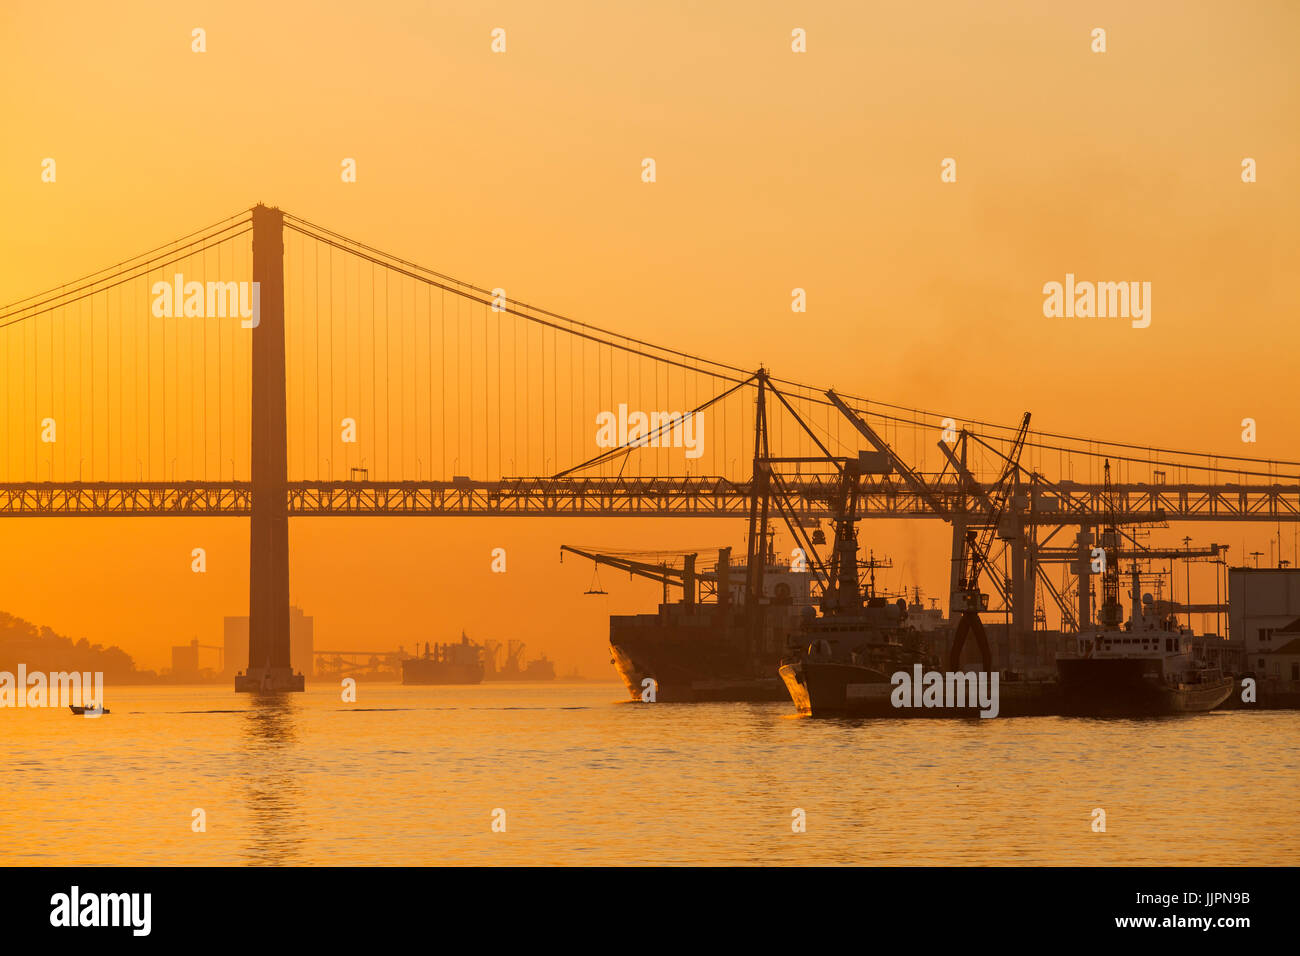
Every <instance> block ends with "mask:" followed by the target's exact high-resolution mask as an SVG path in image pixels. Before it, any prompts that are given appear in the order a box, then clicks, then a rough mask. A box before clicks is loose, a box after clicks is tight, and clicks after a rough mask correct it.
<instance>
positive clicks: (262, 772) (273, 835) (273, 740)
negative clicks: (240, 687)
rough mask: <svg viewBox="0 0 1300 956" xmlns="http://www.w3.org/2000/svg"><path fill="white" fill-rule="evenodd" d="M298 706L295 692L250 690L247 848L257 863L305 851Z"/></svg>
mask: <svg viewBox="0 0 1300 956" xmlns="http://www.w3.org/2000/svg"><path fill="white" fill-rule="evenodd" d="M300 717H301V715H300V714H299V712H298V710H297V706H296V704H295V699H294V695H292V694H252V695H250V696H249V698H248V710H247V711H245V713H244V718H243V727H242V733H243V746H242V748H241V751H240V763H241V765H242V773H241V777H242V778H243V781H244V793H245V802H246V804H247V806H248V810H249V816H250V824H251V826H250V830H249V833H248V838H247V840H246V842H245V844H244V847H243V852H244V855H245V858H246V860H247V862H248V863H251V864H255V865H274V864H292V863H295V862H297V861H298V857H299V854H300V851H301V842H300V841H301V837H302V832H303V823H302V804H301V801H302V796H303V791H302V787H301V786H300V785H299V783H298V768H299V759H300V758H299V753H298V749H297V746H296V745H297V743H298V721H299V719H300Z"/></svg>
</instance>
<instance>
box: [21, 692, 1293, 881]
mask: <svg viewBox="0 0 1300 956" xmlns="http://www.w3.org/2000/svg"><path fill="white" fill-rule="evenodd" d="M357 693H358V699H357V702H356V703H355V704H353V703H344V702H343V701H342V700H341V696H340V692H339V690H338V689H337V688H333V687H327V686H322V685H320V684H316V685H314V686H312V687H310V688H309V690H308V691H307V693H304V694H295V695H287V696H284V697H280V698H260V697H254V696H250V695H236V694H234V693H233V692H232V691H231V690H229V689H228V688H227V687H225V686H224V685H223V686H220V687H215V686H195V687H109V688H108V691H107V694H106V699H107V702H108V706H109V707H110V709H111V711H112V713H110V714H108V715H105V716H103V717H100V718H98V719H86V718H82V717H74V716H72V715H71V714H69V712H68V711H66V710H63V711H59V710H53V709H30V710H29V709H18V710H15V709H5V710H0V767H2V768H3V769H4V773H5V781H4V786H3V787H0V863H3V864H10V865H12V864H56V865H123V864H146V865H147V864H164V865H173V864H197V865H245V864H290V865H293V864H327V865H342V864H414V865H426V864H742V865H745V864H989V865H1003V864H1047V865H1057V864H1103V865H1138V864H1205V865H1214V864H1222V865H1238V864H1266V865H1267V864H1283V863H1294V862H1295V861H1296V859H1297V858H1300V830H1297V828H1296V827H1295V826H1293V825H1291V822H1290V821H1292V820H1293V819H1294V814H1295V809H1294V804H1295V798H1296V794H1297V793H1298V792H1300V749H1298V748H1297V747H1296V741H1297V738H1298V737H1300V712H1297V711H1272V712H1267V711H1265V712H1254V713H1244V712H1222V713H1210V714H1203V715H1196V716H1191V717H1180V718H1162V719H1148V720H1119V719H1108V720H1083V719H1069V718H1059V717H1042V718H1018V719H1000V718H999V719H992V720H979V719H972V720H910V721H906V720H876V721H826V720H813V719H809V718H799V717H796V716H794V715H793V713H792V708H791V707H790V705H787V704H664V703H658V704H639V703H628V702H626V701H625V700H624V691H623V689H622V687H621V685H616V684H613V683H609V684H605V683H587V684H583V683H568V684H565V683H560V684H550V685H524V684H511V685H502V684H484V685H479V686H474V687H402V686H398V685H394V684H361V685H360V686H359V687H358V688H357ZM1098 808H1099V809H1101V810H1104V811H1105V815H1106V816H1105V826H1106V829H1105V832H1104V833H1102V832H1094V829H1093V827H1094V819H1095V815H1094V810H1095V809H1098ZM196 810H202V811H203V814H202V817H203V821H204V824H205V827H206V829H205V831H204V832H196V831H195V829H194V821H195V820H196V814H195V811H196ZM498 810H499V811H503V813H498V814H496V819H497V820H498V821H499V822H498V826H499V825H500V821H502V820H503V821H504V827H505V829H504V832H494V831H493V819H494V811H498ZM796 810H802V811H803V816H804V819H805V821H806V831H805V832H799V833H796V832H792V820H793V819H794V818H795V817H794V812H795V811H796Z"/></svg>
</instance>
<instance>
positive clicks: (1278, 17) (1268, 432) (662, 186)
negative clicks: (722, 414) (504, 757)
mask: <svg viewBox="0 0 1300 956" xmlns="http://www.w3.org/2000/svg"><path fill="white" fill-rule="evenodd" d="M195 27H201V28H203V29H204V30H205V31H206V43H207V52H206V53H202V54H197V53H194V52H192V51H191V43H192V38H191V31H192V30H193V29H194V28H195ZM495 27H502V28H504V29H505V31H506V38H507V49H506V52H505V53H503V54H494V53H493V52H492V51H491V48H490V45H491V35H490V33H491V31H492V29H493V28H495ZM1098 27H1100V28H1104V29H1105V31H1106V46H1107V49H1106V52H1104V53H1094V52H1092V50H1091V45H1092V43H1093V40H1092V37H1091V35H1090V34H1091V32H1092V31H1093V29H1094V28H1098ZM1298 27H1300V7H1297V6H1296V5H1295V4H1292V3H1286V2H1276V3H1258V4H1250V5H1243V4H1238V3H1230V2H1219V3H1199V2H1187V3H1172V2H1171V3H1144V4H1140V5H1135V4H1131V3H1096V2H1093V3H1087V4H1083V3H1043V2H1022V3H975V2H969V3H962V2H938V3H926V4H860V3H848V2H843V3H829V2H826V3H815V2H812V3H810V2H800V3H776V2H753V0H746V2H715V3H685V2H678V3H653V4H630V3H628V4H625V3H615V4H610V3H598V2H590V3H575V2H567V0H560V2H556V3H546V4H536V3H469V2H466V3H415V2H411V3H372V4H359V3H339V2H314V3H311V4H292V5H290V4H263V3H245V2H221V3H216V2H212V3H176V2H165V3H164V2H159V3H131V4H127V5H124V6H120V5H107V6H106V5H103V4H99V3H91V2H84V3H68V4H63V5H60V6H59V7H57V8H51V7H50V6H49V5H48V4H45V3H35V2H19V0H9V2H6V3H4V4H3V6H0V90H3V93H0V102H2V104H3V109H2V110H0V115H2V116H3V120H4V124H3V125H4V130H5V132H4V137H3V142H2V143H0V210H3V216H2V217H0V262H3V267H2V268H0V301H3V302H10V301H12V300H15V299H18V298H19V297H21V296H24V295H27V294H29V293H32V292H36V291H39V290H41V289H45V288H48V287H50V286H54V285H57V284H59V283H61V282H65V281H68V280H70V279H73V278H76V277H78V276H81V275H84V274H86V273H87V272H90V271H92V270H93V269H96V268H99V267H102V266H106V265H109V264H111V263H114V262H118V261H120V260H122V259H125V258H127V257H128V256H130V255H133V254H135V253H138V252H142V251H144V250H147V249H150V248H152V247H154V246H156V245H157V244H159V243H160V242H162V241H165V240H167V239H169V238H171V237H173V236H176V235H180V234H182V233H185V232H188V231H190V230H192V229H196V228H198V227H200V226H202V225H205V224H207V223H210V222H212V221H215V220H217V219H220V218H221V217H223V216H226V215H230V214H233V213H235V212H236V211H238V210H240V209H246V208H248V207H249V206H251V205H252V204H253V203H255V202H259V201H262V202H267V203H270V204H274V205H278V206H280V207H282V208H284V209H286V210H288V211H290V212H294V213H296V214H298V215H300V216H303V217H305V218H308V219H311V220H313V221H315V222H319V223H321V224H323V225H326V226H328V227H330V228H332V229H335V230H338V231H339V232H342V233H345V234H347V235H350V236H354V237H356V238H358V239H361V240H364V241H367V242H370V243H372V244H374V245H377V246H380V247H382V248H384V249H387V250H390V251H392V252H394V253H397V254H399V255H402V256H404V257H406V258H409V259H411V260H414V261H416V262H420V263H422V264H425V265H427V266H430V267H432V268H435V269H437V270H439V271H441V272H445V273H448V274H451V275H454V276H458V277H461V278H463V279H466V280H469V281H473V282H476V283H478V284H480V285H485V286H487V287H489V288H490V287H493V286H497V285H501V286H505V287H507V288H509V289H511V290H512V291H513V290H517V292H516V293H515V294H516V295H517V296H518V297H520V298H524V299H526V300H527V301H529V302H533V303H536V304H539V305H542V306H545V307H547V308H550V309H553V310H555V311H558V312H562V313H564V314H566V315H571V316H574V317H576V318H580V319H585V320H588V321H593V322H598V323H600V324H602V325H604V326H606V327H610V328H613V329H617V330H619V331H625V332H626V333H627V334H629V335H632V336H638V337H644V338H647V339H650V340H653V341H656V342H661V343H663V344H666V345H670V346H674V347H677V348H682V349H685V350H689V351H691V352H694V353H699V354H703V355H708V356H714V357H717V358H719V359H722V360H725V361H728V362H730V363H732V364H735V365H739V366H742V367H746V368H752V367H755V366H756V365H757V364H758V363H760V362H763V363H766V364H767V365H768V366H769V367H771V368H772V369H773V371H774V372H775V373H777V374H779V375H784V376H787V377H790V378H794V379H797V380H800V381H806V382H814V383H819V384H822V385H826V386H831V385H833V386H836V387H838V388H841V389H844V390H847V391H850V392H853V393H856V394H859V395H866V396H869V397H875V398H881V399H884V400H888V401H895V402H898V403H900V404H905V405H913V406H919V407H921V408H927V409H944V410H947V409H955V410H959V411H961V412H962V413H963V414H965V415H969V416H972V417H980V418H985V419H990V420H994V421H1007V422H1011V421H1014V420H1016V419H1018V417H1019V415H1020V414H1021V413H1022V412H1023V411H1025V410H1026V409H1029V410H1032V411H1033V413H1034V421H1035V424H1036V425H1037V426H1039V427H1041V428H1045V429H1049V430H1052V431H1059V432H1069V433H1075V434H1084V435H1094V436H1101V437H1106V438H1112V439H1118V440H1126V441H1133V442H1135V443H1140V444H1152V445H1161V446H1165V447H1174V448H1193V449H1204V450H1206V451H1213V452H1219V453H1223V454H1250V455H1258V456H1260V457H1277V458H1291V459H1295V458H1297V457H1300V423H1297V420H1296V417H1295V415H1294V408H1295V405H1296V398H1295V355H1296V354H1297V346H1298V345H1300V332H1298V331H1297V327H1296V321H1295V320H1296V317H1297V315H1298V314H1300V310H1298V309H1297V306H1298V305H1300V292H1298V291H1297V290H1298V288H1300V284H1298V283H1297V281H1296V279H1297V276H1296V251H1297V249H1300V235H1298V233H1300V229H1298V228H1297V212H1298V211H1300V190H1297V178H1298V176H1300V160H1298V159H1297V157H1298V156H1300V142H1297V140H1298V139H1300V124H1297V122H1296V117H1297V116H1298V115H1300V97H1298V96H1297V91H1298V90H1300V84H1298V83H1297V78H1296V66H1295V50H1296V48H1297V40H1300V30H1298V29H1297V28H1298ZM795 28H802V29H804V30H806V33H807V52H806V53H802V54H796V53H793V52H792V51H791V31H792V30H793V29H795ZM47 157H51V158H54V159H55V160H56V162H57V182H55V183H52V184H51V183H43V182H42V181H41V163H42V160H43V159H45V158H47ZM344 157H353V158H355V159H356V160H357V171H358V180H357V182H356V183H343V182H341V180H340V175H339V172H340V161H341V160H342V159H343V158H344ZM644 157H653V158H654V159H655V161H656V164H657V182H655V183H653V184H646V183H643V182H642V181H641V161H642V159H643V158H644ZM946 157H951V158H954V159H955V160H956V164H957V181H956V182H955V183H943V182H941V181H940V163H941V162H942V161H943V160H944V159H945V158H946ZM1246 157H1250V158H1253V159H1254V160H1255V161H1256V163H1257V176H1258V181H1257V182H1255V183H1249V184H1248V183H1243V182H1242V177H1241V172H1242V160H1243V158H1246ZM1066 273H1073V274H1075V275H1076V276H1077V277H1078V278H1080V279H1092V280H1097V281H1138V282H1150V283H1151V287H1152V293H1151V319H1152V321H1151V324H1150V327H1149V328H1145V329H1134V328H1132V327H1131V325H1130V323H1129V322H1128V321H1125V320H1116V319H1080V318H1073V319H1065V318H1045V317H1044V315H1043V309H1042V306H1043V293H1042V288H1043V285H1044V283H1046V282H1050V281H1062V280H1063V279H1064V277H1065V275H1066ZM795 287H801V288H804V289H806V290H807V295H808V312H807V314H806V315H800V316H795V315H792V313H791V311H790V291H791V289H792V288H795ZM1247 416H1249V417H1253V418H1254V419H1256V421H1257V422H1258V443H1257V444H1255V445H1244V444H1243V443H1242V442H1241V420H1242V419H1243V418H1244V417H1247ZM1245 530H1247V531H1248V532H1249V533H1250V534H1251V535H1252V536H1253V538H1252V540H1251V541H1249V542H1248V544H1249V546H1250V549H1252V550H1253V549H1255V548H1260V549H1262V550H1267V538H1268V536H1269V535H1270V534H1272V533H1274V529H1273V528H1271V527H1260V528H1250V529H1245ZM741 533H742V528H741V523H740V522H734V523H727V522H724V523H720V524H717V525H711V524H708V523H702V522H694V523H687V522H681V523H675V524H674V523H672V522H659V523H656V522H651V521H644V520H638V521H627V522H622V523H617V524H610V523H604V524H601V523H596V522H588V523H585V524H580V525H578V526H577V527H574V526H573V525H565V524H563V523H561V522H550V521H546V522H542V521H532V522H518V521H515V522H512V521H507V520H498V521H466V520H441V519H403V520H398V519H366V520H349V521H340V520H330V519H315V520H295V521H294V523H293V525H292V530H291V536H292V538H291V540H292V547H293V564H292V571H291V582H292V584H291V589H292V592H293V595H294V598H295V600H296V601H297V602H299V603H300V604H302V605H303V606H304V607H305V608H306V610H307V611H308V613H311V614H314V615H315V616H316V619H317V632H318V633H317V646H318V647H323V648H329V647H340V646H343V647H375V648H388V647H393V646H395V645H396V644H397V643H399V642H403V643H406V644H407V646H408V647H409V646H410V644H411V643H412V642H413V641H414V640H416V639H420V640H424V639H428V638H434V639H446V638H448V637H452V636H456V635H458V634H459V631H460V629H461V627H464V628H465V629H466V630H468V631H469V633H470V634H471V635H472V636H475V637H478V638H486V637H496V638H499V639H504V638H506V637H512V636H519V637H522V638H524V639H525V640H528V641H529V642H530V646H531V647H532V649H533V650H534V651H535V650H538V649H546V650H548V651H549V652H550V653H551V655H552V656H554V657H558V658H559V659H560V661H561V664H562V665H563V666H564V667H565V668H567V667H568V666H570V665H572V664H574V663H577V664H580V665H581V666H582V667H583V669H584V670H586V671H588V672H589V673H601V674H607V673H612V671H610V670H609V669H608V667H607V665H606V660H607V653H606V650H607V649H606V648H605V646H604V645H605V625H604V617H603V616H604V615H605V614H606V613H608V611H610V610H613V609H623V610H633V609H638V608H639V609H645V610H650V609H651V608H652V605H653V601H654V595H655V593H656V589H655V588H654V587H653V586H646V587H639V588H636V589H633V588H632V587H631V586H629V585H627V584H626V583H620V584H618V585H617V586H615V587H609V589H610V590H611V591H612V592H613V593H612V595H611V597H610V598H609V599H608V600H606V599H586V600H584V599H583V598H582V597H581V595H580V592H581V591H582V590H584V589H585V588H586V585H587V580H588V578H589V577H590V571H589V569H585V568H581V567H580V566H579V565H577V563H576V562H575V564H574V566H573V567H570V566H569V565H568V564H567V563H566V565H565V566H564V568H563V569H561V568H559V567H558V565H557V564H556V552H557V547H558V544H559V543H560V542H562V541H565V542H570V543H581V544H608V545H623V546H625V547H647V548H648V547H657V546H686V545H690V546H696V545H716V544H721V543H734V544H736V545H737V546H740V545H741ZM1184 533H1190V534H1192V535H1194V536H1199V537H1201V538H1204V539H1207V540H1208V539H1210V538H1216V539H1217V540H1220V541H1228V542H1229V543H1231V544H1232V545H1233V548H1234V552H1233V557H1234V558H1238V557H1239V556H1240V552H1239V551H1238V550H1237V549H1238V548H1240V547H1241V545H1240V543H1239V541H1240V538H1241V535H1242V530H1241V526H1237V527H1236V528H1232V529H1223V528H1218V529H1212V528H1206V529H1200V528H1192V529H1184V528H1182V527H1178V528H1175V529H1173V531H1171V532H1169V536H1170V537H1171V538H1174V537H1176V538H1181V537H1182V535H1183V534H1184ZM0 535H3V547H0V574H2V575H3V578H2V579H3V581H4V582H5V583H4V586H3V593H0V606H3V607H4V608H6V609H7V610H9V611H11V612H12V613H15V614H18V615H20V616H22V617H26V618H29V619H31V620H34V621H36V622H38V623H42V624H49V625H50V626H53V627H55V628H56V629H58V630H60V631H62V632H65V633H69V634H72V635H73V636H85V637H89V638H91V639H92V640H99V641H111V642H116V643H120V644H121V645H122V646H124V647H125V648H126V649H127V650H128V651H130V652H132V653H133V654H135V655H136V656H137V659H138V660H140V662H141V663H143V664H144V665H146V666H159V665H162V664H164V663H166V662H167V648H168V647H169V645H171V644H173V643H180V642H182V641H186V640H188V639H189V638H190V637H192V636H197V637H199V638H201V639H203V640H204V641H205V642H206V643H213V642H215V638H217V636H218V635H219V634H220V617H221V615H222V614H226V613H244V611H245V607H246V600H247V596H246V588H247V529H246V522H245V521H242V520H239V519H220V520H195V521H188V520H181V519H165V520H163V519H160V520H152V519H149V520H145V519H130V520H115V519H95V520H84V519H83V520H76V521H71V520H56V519H46V520H40V521H33V520H26V519H24V520H7V521H4V522H3V523H0ZM1283 536H1284V539H1289V538H1290V537H1291V533H1290V531H1289V530H1288V529H1284V531H1283ZM868 538H871V539H872V540H873V541H876V540H878V541H879V546H878V547H877V550H878V551H879V550H884V551H889V552H891V553H892V554H893V555H894V557H895V560H896V562H897V563H899V564H900V565H901V564H907V565H908V566H909V568H908V570H907V571H906V572H902V571H900V572H899V574H898V575H896V576H897V577H899V578H900V581H896V582H895V581H891V582H890V583H891V584H896V583H904V584H911V583H919V584H921V585H922V586H924V587H926V588H927V590H928V591H929V592H930V593H932V594H934V595H935V596H939V595H940V594H941V593H942V591H943V590H944V589H945V587H946V576H947V554H946V531H945V529H944V528H943V527H942V526H940V525H939V524H938V523H937V522H935V523H927V524H926V526H925V527H924V528H919V527H915V526H912V527H906V528H905V527H901V526H896V525H893V524H892V523H880V524H879V525H869V526H868V528H867V530H866V531H865V532H864V535H863V540H864V543H865V542H866V541H867V539H868ZM199 545H203V546H205V547H207V548H208V551H209V572H208V574H206V575H194V574H191V573H190V569H189V557H188V555H189V552H190V549H191V548H193V547H196V546H199ZM498 545H502V546H507V547H509V549H510V554H511V571H510V573H509V574H507V575H492V574H490V573H489V570H488V557H487V555H488V552H489V551H490V549H491V548H492V547H495V546H498ZM1286 548H1287V550H1288V551H1289V550H1290V548H1291V545H1290V543H1288V544H1287V545H1286ZM610 577H616V576H610ZM903 578H905V579H903ZM608 586H609V582H608V581H607V587H608ZM1202 599H1203V600H1211V599H1212V598H1210V597H1208V596H1205V597H1203V598H1202Z"/></svg>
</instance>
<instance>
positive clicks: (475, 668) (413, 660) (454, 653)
mask: <svg viewBox="0 0 1300 956" xmlns="http://www.w3.org/2000/svg"><path fill="white" fill-rule="evenodd" d="M416 650H417V651H418V650H419V645H416ZM485 670H486V668H485V666H484V663H483V647H482V645H480V644H475V643H473V642H472V641H470V639H469V638H468V637H466V636H465V632H464V631H462V632H461V635H460V641H459V643H449V644H431V643H428V642H426V643H425V645H424V656H423V657H408V658H406V659H405V660H403V661H402V683H403V684H480V683H482V682H483V675H484V672H485Z"/></svg>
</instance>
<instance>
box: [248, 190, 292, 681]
mask: <svg viewBox="0 0 1300 956" xmlns="http://www.w3.org/2000/svg"><path fill="white" fill-rule="evenodd" d="M253 282H254V283H256V285H255V287H254V288H256V289H257V290H258V297H257V299H255V301H257V302H258V303H259V305H258V308H257V310H256V311H255V312H254V316H253V322H254V323H255V324H254V326H253V328H252V334H253V346H252V347H253V395H252V417H253V423H252V435H253V441H252V458H251V461H252V476H251V477H252V486H253V487H252V517H251V520H250V531H249V536H248V540H249V561H248V670H247V672H246V673H244V674H240V675H237V676H236V677H235V690H236V691H251V692H257V691H299V690H303V689H304V684H305V680H304V678H303V675H302V674H295V673H294V672H293V667H292V665H291V664H290V660H289V501H288V498H289V462H288V459H289V455H288V435H287V424H286V417H287V413H286V397H285V369H284V213H283V212H281V211H280V210H279V209H275V208H270V207H267V206H263V205H261V204H258V205H257V206H254V207H253Z"/></svg>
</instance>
